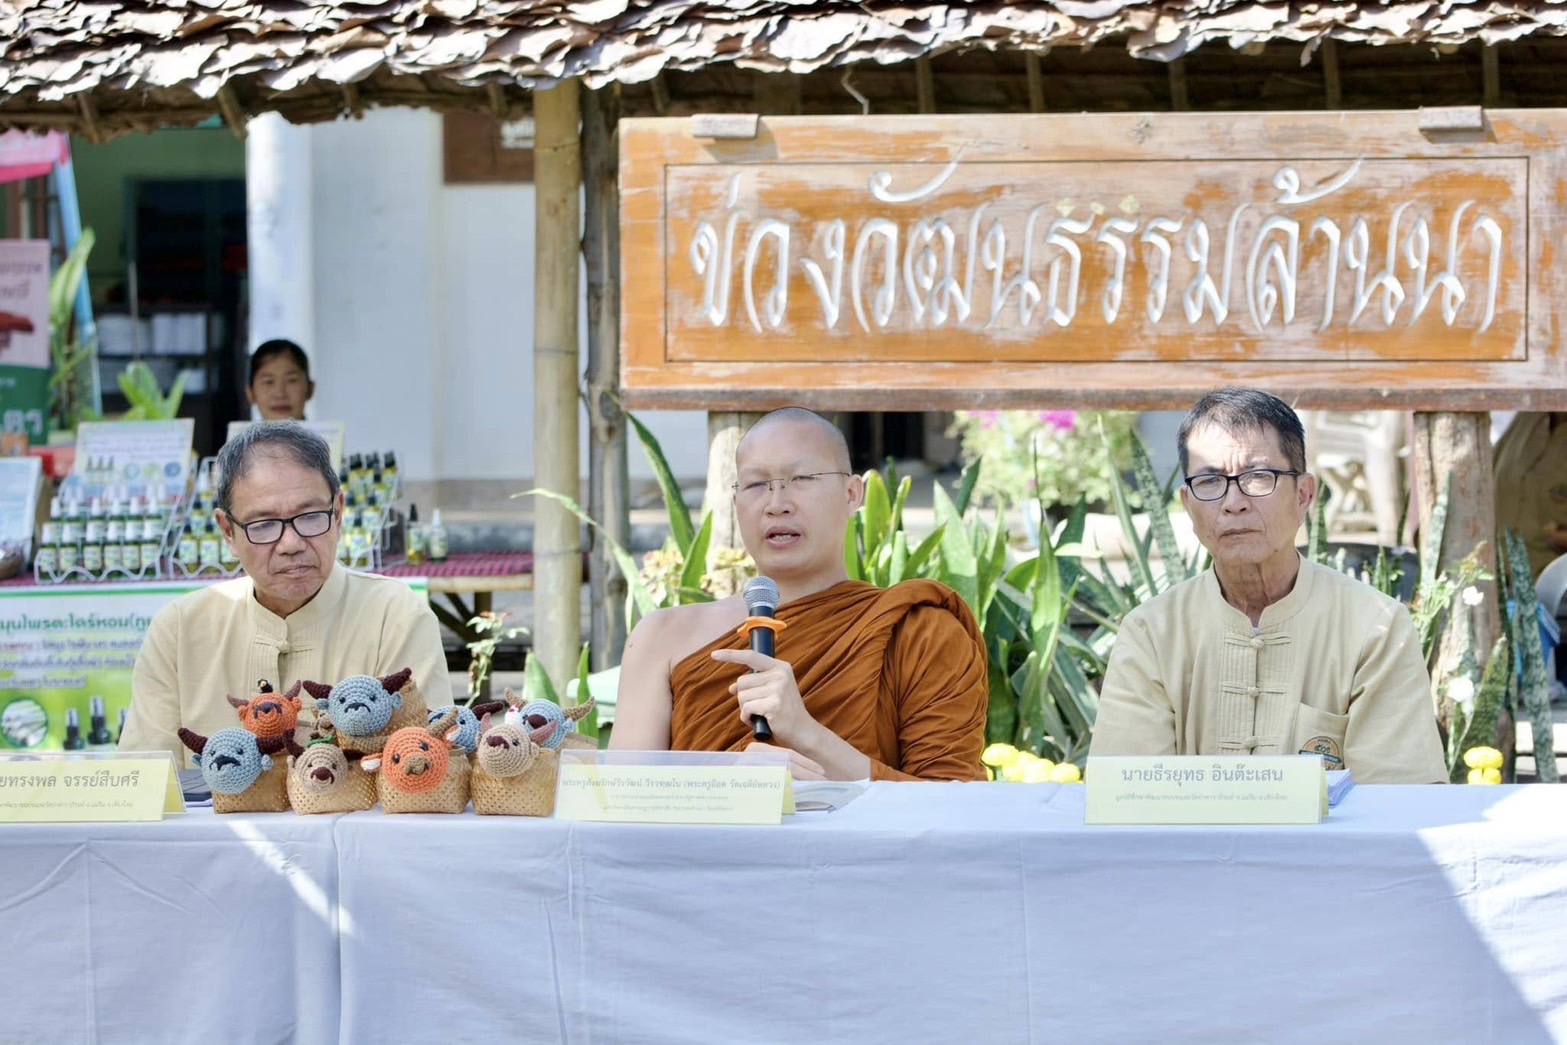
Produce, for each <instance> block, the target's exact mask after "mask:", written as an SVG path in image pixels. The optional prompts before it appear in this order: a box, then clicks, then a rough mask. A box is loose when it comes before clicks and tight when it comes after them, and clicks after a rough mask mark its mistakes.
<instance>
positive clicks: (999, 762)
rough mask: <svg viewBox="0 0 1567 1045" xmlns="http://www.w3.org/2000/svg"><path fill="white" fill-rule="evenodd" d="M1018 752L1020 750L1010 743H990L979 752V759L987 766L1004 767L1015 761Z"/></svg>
mask: <svg viewBox="0 0 1567 1045" xmlns="http://www.w3.org/2000/svg"><path fill="white" fill-rule="evenodd" d="M1019 754H1021V752H1020V751H1018V749H1017V748H1015V747H1013V746H1012V745H1011V744H992V745H990V746H989V747H987V748H986V749H985V750H984V751H983V752H982V753H981V754H980V756H979V760H980V761H981V762H983V763H985V765H987V766H997V767H1005V766H1010V765H1011V764H1012V763H1013V762H1015V761H1017V756H1018V755H1019Z"/></svg>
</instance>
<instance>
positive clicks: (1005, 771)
mask: <svg viewBox="0 0 1567 1045" xmlns="http://www.w3.org/2000/svg"><path fill="white" fill-rule="evenodd" d="M1023 768H1024V767H1023V763H1022V762H1012V763H1010V764H1009V765H1005V766H1002V767H1001V779H1002V780H1005V781H1007V782H1008V783H1012V784H1021V783H1022V782H1023Z"/></svg>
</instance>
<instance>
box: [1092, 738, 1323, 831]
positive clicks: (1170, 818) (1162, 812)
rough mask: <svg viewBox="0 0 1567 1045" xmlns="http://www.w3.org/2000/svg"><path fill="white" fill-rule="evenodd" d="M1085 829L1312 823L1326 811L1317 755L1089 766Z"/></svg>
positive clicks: (1119, 759)
mask: <svg viewBox="0 0 1567 1045" xmlns="http://www.w3.org/2000/svg"><path fill="white" fill-rule="evenodd" d="M1085 779H1086V784H1087V788H1086V791H1087V793H1086V794H1085V796H1084V799H1083V801H1084V809H1083V822H1084V823H1088V824H1316V823H1320V822H1321V821H1322V817H1323V815H1324V813H1325V811H1326V809H1327V793H1328V792H1327V786H1328V784H1327V776H1326V775H1325V774H1324V772H1323V769H1322V759H1321V757H1320V756H1317V755H1252V756H1247V757H1244V758H1241V757H1235V756H1228V755H1227V756H1222V757H1219V758H1214V757H1212V756H1206V755H1164V756H1161V757H1156V758H1144V757H1135V758H1133V757H1125V756H1119V755H1117V756H1098V757H1094V758H1090V759H1089V760H1088V772H1087V774H1086V778H1085Z"/></svg>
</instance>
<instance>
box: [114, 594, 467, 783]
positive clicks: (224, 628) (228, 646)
mask: <svg viewBox="0 0 1567 1045" xmlns="http://www.w3.org/2000/svg"><path fill="white" fill-rule="evenodd" d="M402 668H412V669H413V673H414V681H415V682H416V683H417V684H418V686H419V690H420V692H421V693H422V694H423V695H424V698H425V702H426V703H427V704H428V705H429V706H430V707H438V706H440V705H442V704H449V703H451V699H452V687H451V678H450V676H449V675H448V674H447V673H446V655H445V653H444V652H443V650H442V649H441V634H440V626H439V625H438V624H437V623H436V620H435V614H433V613H431V612H430V607H429V605H428V604H427V603H426V602H425V600H424V599H423V598H422V597H421V596H420V595H418V594H417V593H415V592H414V591H413V589H411V588H409V587H408V585H406V584H404V583H403V582H402V581H399V580H394V579H392V578H390V577H378V576H375V575H372V574H366V573H356V572H354V571H352V570H347V569H344V568H343V567H342V566H334V567H333V569H332V572H331V573H330V574H328V575H327V580H326V584H324V585H323V586H322V588H321V591H320V592H318V593H317V594H316V597H315V598H314V599H311V600H310V601H309V602H308V603H306V604H305V605H304V606H302V607H300V608H299V609H298V610H296V611H295V612H294V613H292V614H290V615H289V616H287V617H279V616H278V615H277V614H275V613H273V612H272V611H271V610H268V609H266V608H265V607H263V606H262V605H261V603H259V602H257V601H256V598H255V585H254V584H253V583H252V581H251V580H250V578H249V577H237V578H235V579H234V580H231V581H224V582H222V583H220V584H214V585H212V586H210V587H207V588H202V589H201V590H199V591H193V592H191V593H190V594H188V595H183V596H181V597H180V598H178V599H175V600H174V601H173V602H171V603H169V604H168V605H167V606H165V607H164V608H163V609H161V610H159V611H158V613H157V615H156V616H154V617H153V619H152V625H151V626H150V627H149V628H148V629H147V637H146V639H145V640H144V641H143V643H142V648H141V652H140V653H138V654H137V656H136V668H135V671H134V672H133V674H132V676H131V708H130V714H129V715H128V716H127V717H126V720H125V731H124V733H123V735H122V736H121V737H120V744H119V746H120V749H121V750H124V751H163V750H168V751H172V752H174V753H175V756H176V758H179V759H180V764H181V765H186V764H187V762H186V760H185V759H184V757H183V756H185V755H187V754H188V753H189V752H188V751H187V750H186V748H185V745H184V744H182V743H181V742H180V739H179V735H178V730H179V728H180V727H181V726H184V727H187V728H189V729H191V730H193V731H195V732H197V733H200V734H201V735H202V736H211V735H212V734H213V733H215V732H217V731H218V730H220V729H224V728H227V727H229V726H237V725H239V718H238V716H237V715H236V714H235V712H234V709H233V707H231V706H230V705H229V703H228V699H227V698H228V697H229V696H230V695H233V696H236V697H249V696H250V695H251V694H252V693H254V692H255V690H256V682H257V681H258V680H260V679H266V680H267V681H268V682H270V683H271V684H272V685H273V687H275V688H276V689H277V690H278V691H279V692H285V691H287V689H288V688H289V687H290V686H292V685H293V684H294V683H295V682H297V681H299V680H300V679H309V680H311V681H314V682H327V683H335V682H337V681H338V680H340V679H343V678H346V677H347V676H349V675H389V674H391V673H392V672H394V671H398V670H400V669H402ZM305 703H306V706H307V707H309V704H310V701H309V698H308V696H307V697H306V701H305Z"/></svg>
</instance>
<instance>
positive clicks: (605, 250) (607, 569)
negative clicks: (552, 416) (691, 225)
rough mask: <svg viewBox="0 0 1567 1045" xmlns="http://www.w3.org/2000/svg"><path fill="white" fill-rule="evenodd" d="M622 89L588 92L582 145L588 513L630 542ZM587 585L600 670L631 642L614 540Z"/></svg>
mask: <svg viewBox="0 0 1567 1045" xmlns="http://www.w3.org/2000/svg"><path fill="white" fill-rule="evenodd" d="M615 91H616V88H614V87H608V88H604V89H603V90H598V91H588V92H586V93H585V94H584V95H583V96H582V149H583V163H584V165H585V177H584V180H585V183H586V187H587V191H586V193H585V194H584V196H585V199H586V201H587V212H586V214H585V225H584V235H583V249H584V253H585V254H586V261H587V270H588V432H589V438H590V439H591V442H590V443H589V446H588V481H589V484H590V487H591V488H590V489H589V491H588V514H589V515H591V516H593V518H594V519H597V520H598V523H599V525H600V526H602V527H603V528H604V531H605V533H606V534H608V536H609V537H611V538H613V539H614V540H615V541H616V542H618V543H619V544H620V545H621V547H626V546H627V545H629V544H630V543H631V480H630V473H629V471H628V467H629V466H628V465H627V462H626V419H625V415H624V414H623V413H622V412H621V410H620V400H619V398H618V396H617V394H616V393H617V392H618V391H619V389H620V190H619V186H618V185H617V184H616V174H617V172H618V170H619V153H618V150H617V148H616V142H615V122H616V120H617V119H618V118H619V104H618V102H617V99H616V97H615ZM589 540H590V542H591V544H590V547H591V550H592V556H591V557H590V559H589V560H588V586H589V589H590V592H591V595H590V598H591V600H592V605H593V609H592V613H591V615H590V617H589V621H590V624H591V633H590V641H591V646H592V651H593V652H592V656H593V668H594V670H595V671H602V670H603V669H604V668H607V667H610V666H612V665H615V664H619V663H620V655H621V652H622V650H623V649H624V648H625V645H626V579H625V578H624V577H622V576H621V574H620V570H619V569H617V568H616V566H615V559H614V556H613V555H611V554H610V550H609V543H608V542H607V541H606V540H605V539H604V535H602V534H600V533H599V532H598V531H597V530H595V531H593V532H592V534H591V535H590V537H589Z"/></svg>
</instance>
